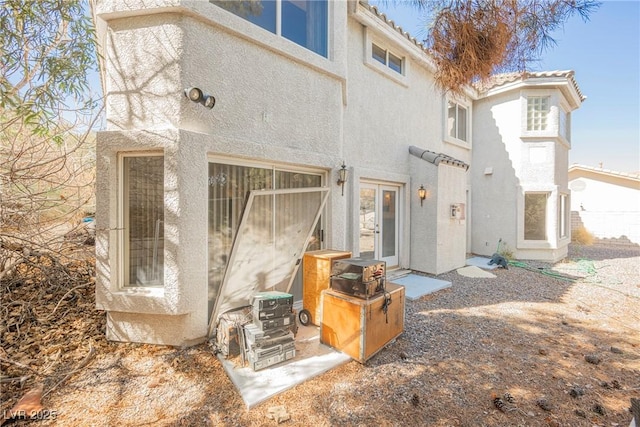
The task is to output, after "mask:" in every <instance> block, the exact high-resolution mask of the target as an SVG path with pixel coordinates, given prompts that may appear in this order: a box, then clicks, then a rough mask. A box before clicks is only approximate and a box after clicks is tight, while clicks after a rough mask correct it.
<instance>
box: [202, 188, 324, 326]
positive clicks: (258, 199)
mask: <svg viewBox="0 0 640 427" xmlns="http://www.w3.org/2000/svg"><path fill="white" fill-rule="evenodd" d="M327 193H328V189H326V188H316V189H301V190H273V191H260V192H251V194H250V195H249V200H248V202H247V206H246V209H245V212H244V213H243V215H242V219H241V224H240V228H239V230H238V233H237V235H236V240H235V241H234V243H233V249H232V251H231V253H230V256H229V266H228V267H227V270H226V272H225V275H224V279H223V283H222V286H221V287H220V291H219V295H218V296H217V299H216V303H215V305H214V307H215V308H214V311H213V313H212V317H211V319H217V317H218V315H219V314H222V313H225V312H227V311H230V310H233V309H236V308H240V307H243V306H246V305H249V304H250V301H251V297H252V295H254V294H255V293H256V292H261V291H266V290H276V291H282V292H289V289H290V285H291V282H292V280H293V276H294V275H295V273H296V271H297V268H298V266H299V264H300V261H301V259H302V255H303V252H304V249H305V246H306V243H307V240H308V238H309V236H310V234H311V231H312V229H313V227H314V226H315V222H316V221H317V220H318V218H319V216H320V210H321V209H322V207H323V206H324V203H325V201H326V195H327ZM213 324H215V322H213Z"/></svg>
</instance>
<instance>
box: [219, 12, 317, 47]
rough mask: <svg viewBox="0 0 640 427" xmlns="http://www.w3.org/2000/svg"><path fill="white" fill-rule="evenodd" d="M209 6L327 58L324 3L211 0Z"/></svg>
mask: <svg viewBox="0 0 640 427" xmlns="http://www.w3.org/2000/svg"><path fill="white" fill-rule="evenodd" d="M211 3H213V4H215V5H217V6H220V7H221V8H223V9H226V10H228V11H229V12H232V13H234V14H236V15H238V16H240V17H241V18H244V19H246V20H247V21H250V22H252V23H254V24H256V25H258V26H260V27H262V28H264V29H265V30H267V31H270V32H272V33H274V34H277V35H279V36H282V37H284V38H286V39H288V40H291V41H292V42H294V43H297V44H299V45H300V46H303V47H306V48H307V49H309V50H311V51H313V52H315V53H317V54H319V55H322V56H324V57H327V45H328V44H327V40H328V37H327V34H328V30H327V29H328V0H230V1H222V0H211Z"/></svg>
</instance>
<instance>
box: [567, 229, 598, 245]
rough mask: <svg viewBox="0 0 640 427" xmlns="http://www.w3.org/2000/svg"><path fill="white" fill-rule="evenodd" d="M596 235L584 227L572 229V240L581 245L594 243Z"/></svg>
mask: <svg viewBox="0 0 640 427" xmlns="http://www.w3.org/2000/svg"><path fill="white" fill-rule="evenodd" d="M594 240H595V237H593V234H591V233H590V232H589V230H587V229H586V228H584V227H578V228H577V229H575V230H573V231H571V241H572V242H573V243H579V244H581V245H593V241H594Z"/></svg>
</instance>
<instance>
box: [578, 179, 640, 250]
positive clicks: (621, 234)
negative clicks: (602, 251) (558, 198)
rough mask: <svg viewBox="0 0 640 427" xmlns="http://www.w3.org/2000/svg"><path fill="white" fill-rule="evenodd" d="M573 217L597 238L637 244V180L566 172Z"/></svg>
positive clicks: (639, 240)
mask: <svg viewBox="0 0 640 427" xmlns="http://www.w3.org/2000/svg"><path fill="white" fill-rule="evenodd" d="M569 178H570V181H569V188H571V211H572V215H574V216H575V215H577V216H578V217H579V220H580V223H581V225H582V226H584V227H585V228H586V229H587V230H588V231H589V232H590V233H592V234H593V235H594V236H595V237H597V238H598V239H605V240H607V241H610V242H613V243H615V242H619V243H633V244H640V178H637V177H625V176H620V175H617V176H616V174H610V173H607V172H599V171H597V170H581V169H573V168H571V169H570V170H569Z"/></svg>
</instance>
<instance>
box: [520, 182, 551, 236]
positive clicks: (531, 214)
mask: <svg viewBox="0 0 640 427" xmlns="http://www.w3.org/2000/svg"><path fill="white" fill-rule="evenodd" d="M546 218H547V194H545V193H528V194H525V195H524V238H525V240H546V239H547V224H546Z"/></svg>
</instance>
